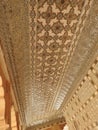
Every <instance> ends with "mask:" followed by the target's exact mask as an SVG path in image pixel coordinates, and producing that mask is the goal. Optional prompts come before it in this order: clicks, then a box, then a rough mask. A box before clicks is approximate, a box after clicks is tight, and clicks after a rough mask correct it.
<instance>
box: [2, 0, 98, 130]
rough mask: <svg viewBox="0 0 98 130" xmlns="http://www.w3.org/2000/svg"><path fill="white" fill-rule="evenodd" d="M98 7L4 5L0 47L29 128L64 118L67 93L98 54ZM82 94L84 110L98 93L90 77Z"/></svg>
mask: <svg viewBox="0 0 98 130" xmlns="http://www.w3.org/2000/svg"><path fill="white" fill-rule="evenodd" d="M97 4H98V3H97V0H29V1H26V0H21V1H20V0H8V1H3V0H1V1H0V37H1V45H2V50H3V53H4V56H5V60H6V65H7V68H8V71H9V75H10V78H11V82H12V86H13V90H14V93H15V95H16V98H17V99H16V100H17V104H18V107H19V110H20V115H21V120H22V123H23V125H24V126H25V127H29V128H31V126H37V125H39V124H40V125H41V124H44V123H45V122H50V121H51V120H56V119H59V118H62V116H63V112H62V110H63V109H64V108H65V104H66V101H67V98H68V94H71V92H72V91H71V89H72V88H74V86H77V84H78V83H79V81H80V79H81V78H82V77H84V75H85V74H84V73H85V72H86V70H88V69H89V66H90V64H91V62H92V61H93V58H95V55H96V52H97V50H98V44H97V41H98V36H97V34H98V29H97V28H98V25H97V24H98V18H97V14H98V13H97V12H98V9H97ZM95 6H96V7H95ZM89 12H90V13H89ZM84 66H85V67H84ZM93 76H94V75H93ZM87 84H89V86H90V89H88V88H89V87H88V86H87ZM85 86H87V88H86V87H85ZM84 89H85V91H87V93H88V97H86V96H85V94H83V93H85V91H84ZM69 90H70V91H69ZM81 91H82V94H81ZM81 91H80V92H79V95H78V98H79V102H80V104H79V105H81V104H84V103H85V101H84V98H85V100H88V98H89V97H91V96H92V94H94V93H95V91H96V88H94V89H93V86H92V83H90V82H89V79H88V78H87V82H85V83H83V89H82V88H81ZM76 100H77V98H76ZM77 102H78V100H77ZM74 105H75V103H74ZM79 105H78V106H75V111H76V110H77V108H76V107H79ZM70 109H71V108H70ZM70 109H68V110H66V112H67V111H69V110H70ZM73 109H74V107H73ZM70 114H71V115H72V113H70V112H69V115H67V117H68V119H69V117H70V119H72V117H71V115H70ZM74 124H75V126H76V127H77V123H76V121H75V122H74ZM85 127H86V126H85ZM33 128H34V127H33ZM78 130H79V129H78Z"/></svg>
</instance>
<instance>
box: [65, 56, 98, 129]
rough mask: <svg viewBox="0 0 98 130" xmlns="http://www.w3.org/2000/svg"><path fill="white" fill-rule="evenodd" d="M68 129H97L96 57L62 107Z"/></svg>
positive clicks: (97, 66) (97, 91)
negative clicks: (63, 107)
mask: <svg viewBox="0 0 98 130" xmlns="http://www.w3.org/2000/svg"><path fill="white" fill-rule="evenodd" d="M64 116H65V118H66V121H67V124H68V125H69V130H98V57H97V58H96V60H95V61H94V63H93V65H92V66H91V68H90V69H89V71H88V73H87V74H86V75H85V77H84V79H83V80H82V82H81V83H80V85H79V86H78V87H77V89H76V91H75V92H74V93H73V94H72V96H71V98H70V100H69V101H68V103H67V104H66V107H65V109H64Z"/></svg>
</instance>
